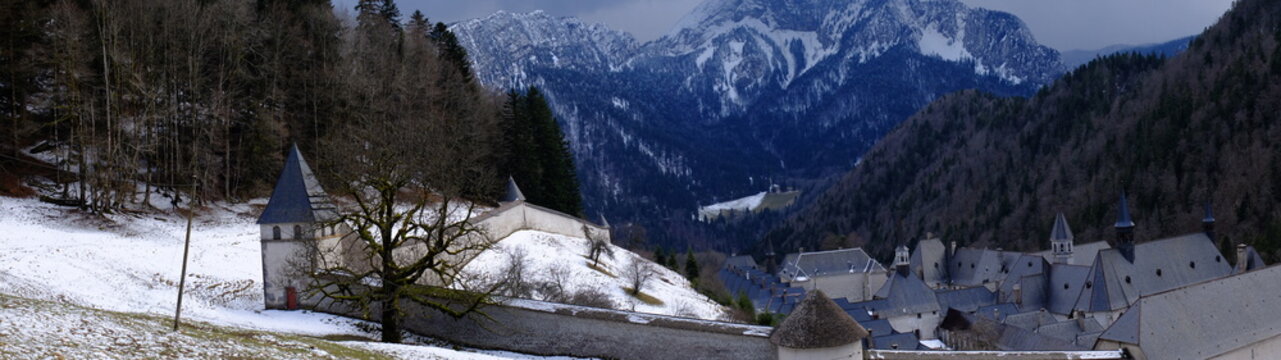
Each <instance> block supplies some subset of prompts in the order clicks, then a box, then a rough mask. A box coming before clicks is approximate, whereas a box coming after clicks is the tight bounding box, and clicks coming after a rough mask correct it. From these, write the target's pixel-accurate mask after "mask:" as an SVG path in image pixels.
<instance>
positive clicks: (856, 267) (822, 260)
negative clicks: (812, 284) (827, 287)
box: [779, 248, 885, 278]
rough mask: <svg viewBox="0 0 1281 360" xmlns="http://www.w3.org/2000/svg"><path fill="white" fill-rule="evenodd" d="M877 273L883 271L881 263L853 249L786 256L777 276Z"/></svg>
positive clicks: (857, 249) (861, 251)
mask: <svg viewBox="0 0 1281 360" xmlns="http://www.w3.org/2000/svg"><path fill="white" fill-rule="evenodd" d="M879 271H885V267H884V266H882V265H881V263H879V262H877V261H876V260H875V259H872V258H871V257H870V256H867V253H866V252H863V249H859V248H853V249H842V250H830V251H817V252H804V253H792V254H787V256H786V257H784V258H783V266H782V268H781V269H780V270H779V275H780V276H782V277H784V278H796V277H800V276H808V277H814V276H826V275H837V274H848V273H852V272H879Z"/></svg>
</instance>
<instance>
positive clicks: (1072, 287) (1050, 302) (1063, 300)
mask: <svg viewBox="0 0 1281 360" xmlns="http://www.w3.org/2000/svg"><path fill="white" fill-rule="evenodd" d="M1089 275H1090V268H1089V267H1088V266H1081V265H1067V264H1054V265H1050V277H1049V282H1048V283H1047V284H1046V304H1045V305H1046V306H1045V308H1046V309H1047V310H1050V312H1052V313H1055V314H1061V315H1068V314H1071V313H1072V307H1074V306H1076V299H1077V298H1079V297H1080V296H1081V291H1083V290H1085V281H1086V277H1087V276H1089Z"/></svg>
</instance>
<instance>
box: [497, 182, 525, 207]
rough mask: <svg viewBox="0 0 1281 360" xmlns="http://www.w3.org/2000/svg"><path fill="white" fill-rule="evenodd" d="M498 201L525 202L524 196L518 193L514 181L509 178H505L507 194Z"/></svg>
mask: <svg viewBox="0 0 1281 360" xmlns="http://www.w3.org/2000/svg"><path fill="white" fill-rule="evenodd" d="M498 201H499V202H514V201H525V194H524V193H522V192H520V187H519V186H516V179H513V178H512V177H511V176H508V177H507V193H506V194H503V198H502V199H499V200H498Z"/></svg>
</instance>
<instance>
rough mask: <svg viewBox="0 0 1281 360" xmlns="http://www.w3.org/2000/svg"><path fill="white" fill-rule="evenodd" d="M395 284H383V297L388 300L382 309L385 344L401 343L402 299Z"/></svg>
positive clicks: (384, 302)
mask: <svg viewBox="0 0 1281 360" xmlns="http://www.w3.org/2000/svg"><path fill="white" fill-rule="evenodd" d="M398 287H399V285H396V284H395V283H394V282H386V281H384V282H383V295H384V298H385V299H386V300H384V301H383V307H382V310H383V311H382V325H383V342H385V343H396V344H398V343H400V341H401V339H400V312H399V311H398V310H399V309H400V299H398V298H397V294H396V293H397V292H398V291H397V288H398Z"/></svg>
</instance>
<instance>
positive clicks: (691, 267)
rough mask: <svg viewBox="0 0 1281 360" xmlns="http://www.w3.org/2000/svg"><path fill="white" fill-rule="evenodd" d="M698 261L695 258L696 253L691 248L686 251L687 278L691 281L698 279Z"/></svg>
mask: <svg viewBox="0 0 1281 360" xmlns="http://www.w3.org/2000/svg"><path fill="white" fill-rule="evenodd" d="M699 270H700V269H699V267H698V259H696V258H694V251H693V250H692V249H690V248H686V249H685V278H686V279H689V280H690V281H694V279H697V278H698V274H699Z"/></svg>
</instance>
